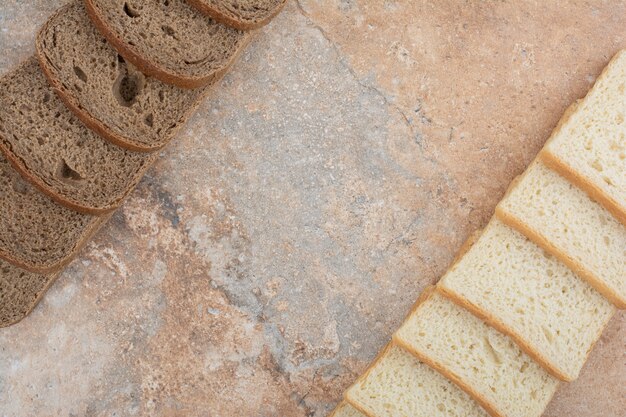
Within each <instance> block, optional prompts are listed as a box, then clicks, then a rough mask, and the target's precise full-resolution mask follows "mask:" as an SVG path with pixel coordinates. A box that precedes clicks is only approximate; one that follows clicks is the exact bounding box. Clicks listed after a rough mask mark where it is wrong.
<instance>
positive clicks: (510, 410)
mask: <svg viewBox="0 0 626 417" xmlns="http://www.w3.org/2000/svg"><path fill="white" fill-rule="evenodd" d="M427 291H428V292H427V295H426V296H425V297H422V299H421V300H418V302H417V303H416V305H415V307H414V309H413V311H412V312H411V313H410V314H409V317H408V318H407V319H406V321H405V322H404V324H403V325H402V327H400V329H399V330H398V331H397V332H396V333H395V334H394V338H393V340H394V342H395V343H396V344H398V345H399V346H402V347H403V348H405V349H406V350H408V351H409V352H411V353H412V354H414V355H415V356H416V357H417V358H418V359H419V360H421V361H422V362H424V363H426V364H427V365H429V366H430V367H432V368H433V369H436V370H437V371H439V372H440V373H441V374H442V375H444V376H445V377H447V378H448V379H450V380H451V381H453V382H454V383H455V384H457V385H458V386H459V387H460V388H461V389H462V390H464V391H465V392H467V393H468V394H470V395H471V396H472V397H473V398H474V399H475V400H476V401H477V402H478V403H479V404H480V405H482V407H483V408H484V409H485V410H487V411H488V412H489V413H490V414H491V415H492V416H497V417H539V416H541V414H542V413H543V411H544V409H545V407H546V406H547V405H548V403H549V402H550V400H551V399H552V396H553V395H554V393H555V391H556V389H557V387H558V385H559V381H558V379H556V378H554V377H553V376H552V375H550V374H548V373H547V372H546V371H545V370H544V369H543V368H542V367H541V366H540V365H539V364H537V363H536V362H535V361H533V360H532V358H530V357H529V356H528V355H526V354H525V353H524V352H522V351H521V350H520V349H519V347H518V346H517V344H515V342H514V341H513V340H512V339H511V338H509V337H508V336H506V335H504V334H502V333H500V332H498V331H497V330H495V329H494V328H493V327H490V326H489V325H487V324H485V323H484V322H483V321H482V320H480V319H479V318H478V317H476V316H474V315H473V314H472V313H470V312H469V311H467V310H465V309H464V308H462V307H460V306H458V305H456V304H455V303H453V302H452V301H450V300H448V299H447V298H446V297H444V296H443V295H442V294H440V293H439V292H437V291H436V290H435V289H434V288H431V289H429V290H427Z"/></svg>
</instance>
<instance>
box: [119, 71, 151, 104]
mask: <svg viewBox="0 0 626 417" xmlns="http://www.w3.org/2000/svg"><path fill="white" fill-rule="evenodd" d="M144 83H145V79H144V78H143V76H142V75H141V74H140V73H135V74H128V73H127V72H126V71H123V72H122V73H121V74H120V75H119V76H118V78H117V80H116V81H115V83H114V84H113V95H114V96H115V98H116V99H117V101H118V103H120V105H122V106H124V107H130V106H132V105H133V104H134V103H135V101H136V100H137V96H138V95H139V94H140V93H141V91H142V90H143V87H144Z"/></svg>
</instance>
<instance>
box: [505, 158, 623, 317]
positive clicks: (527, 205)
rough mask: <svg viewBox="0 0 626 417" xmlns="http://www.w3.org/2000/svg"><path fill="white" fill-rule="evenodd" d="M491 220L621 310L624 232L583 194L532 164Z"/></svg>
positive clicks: (564, 180) (619, 224)
mask: <svg viewBox="0 0 626 417" xmlns="http://www.w3.org/2000/svg"><path fill="white" fill-rule="evenodd" d="M496 214H497V215H498V217H499V218H500V219H501V220H503V221H504V223H506V224H508V225H509V226H511V227H513V228H514V229H516V230H518V231H519V232H521V233H522V234H524V235H526V236H527V237H528V238H530V239H531V240H532V241H533V242H535V243H536V244H537V245H539V246H541V247H542V248H543V249H544V250H546V251H547V252H549V253H550V254H552V255H554V256H555V257H556V258H558V259H559V260H560V261H561V262H563V263H564V264H566V265H567V266H568V267H569V268H570V269H572V270H573V271H574V272H575V273H576V274H577V275H578V276H580V277H581V278H583V279H585V280H586V281H587V282H588V283H589V284H590V285H591V286H593V287H594V288H595V289H596V290H597V291H598V292H600V293H601V294H602V295H603V296H605V297H606V298H607V299H609V300H610V301H611V302H612V303H613V304H615V305H616V306H617V307H618V308H626V227H625V226H624V225H622V224H621V223H620V222H618V221H617V220H615V218H614V217H613V216H612V215H611V213H609V212H608V211H607V210H606V209H605V208H604V207H602V206H601V205H599V204H598V203H596V202H595V201H593V200H592V199H591V198H589V196H588V195H587V194H586V193H585V192H583V191H581V190H580V189H578V188H576V187H575V186H574V185H573V184H572V183H570V182H568V181H567V180H566V179H565V178H563V177H562V176H560V175H559V174H557V173H556V172H554V171H552V170H550V169H549V168H547V167H546V166H545V165H543V164H542V163H541V162H539V161H535V162H533V163H532V164H531V166H530V167H529V168H528V169H527V170H526V173H524V174H523V175H522V176H521V178H519V179H518V180H516V181H514V183H513V184H512V185H511V187H510V188H509V191H508V193H507V195H506V196H505V197H504V199H503V200H502V201H501V202H500V204H498V206H497V207H496Z"/></svg>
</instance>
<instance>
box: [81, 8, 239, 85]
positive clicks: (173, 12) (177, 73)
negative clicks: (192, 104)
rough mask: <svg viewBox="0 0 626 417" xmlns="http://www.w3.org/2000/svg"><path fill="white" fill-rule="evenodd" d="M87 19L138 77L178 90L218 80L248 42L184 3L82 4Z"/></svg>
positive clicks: (235, 31)
mask: <svg viewBox="0 0 626 417" xmlns="http://www.w3.org/2000/svg"><path fill="white" fill-rule="evenodd" d="M85 5H86V6H87V12H88V14H89V17H90V18H91V20H92V21H93V23H94V24H95V25H96V27H97V28H98V29H99V30H100V31H101V32H102V34H103V35H104V36H105V37H106V38H107V40H108V41H109V43H110V44H111V45H113V47H115V49H117V51H118V52H119V53H120V55H122V56H123V57H124V58H125V59H126V60H127V61H128V62H130V63H132V64H133V65H135V66H136V67H137V68H138V69H139V70H140V71H141V72H143V73H145V74H147V75H150V76H153V77H155V78H157V79H159V80H161V81H163V82H165V83H168V84H174V85H177V86H179V87H183V88H196V87H202V86H205V85H207V84H208V83H210V82H211V81H213V80H215V79H216V78H219V77H220V76H221V75H222V74H223V73H224V72H225V71H226V70H227V69H228V68H229V67H230V65H231V64H232V63H233V61H234V60H235V59H236V58H237V56H238V54H239V52H240V51H241V50H242V49H243V47H244V46H245V45H246V44H247V43H248V41H249V40H250V38H251V34H250V33H249V32H243V31H240V30H237V29H234V28H231V27H228V26H225V25H222V24H221V23H218V22H215V21H214V20H211V19H208V18H207V17H206V16H204V15H203V14H202V13H200V12H198V11H197V10H196V9H194V8H193V7H191V6H190V5H188V4H187V3H186V1H185V0H168V1H157V0H148V1H140V0H85Z"/></svg>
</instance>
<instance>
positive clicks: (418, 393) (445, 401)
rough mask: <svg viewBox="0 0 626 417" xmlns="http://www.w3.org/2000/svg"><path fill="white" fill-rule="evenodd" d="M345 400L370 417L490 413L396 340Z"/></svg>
mask: <svg viewBox="0 0 626 417" xmlns="http://www.w3.org/2000/svg"><path fill="white" fill-rule="evenodd" d="M345 399H346V401H347V402H349V403H350V404H351V405H352V406H353V407H354V408H356V409H357V410H358V411H360V412H361V413H363V414H365V415H366V416H368V417H399V416H402V417H409V416H410V417H432V416H436V415H445V416H448V417H474V416H476V417H486V416H487V415H488V414H487V413H486V412H485V410H483V409H482V408H481V407H480V406H479V405H478V403H476V402H475V401H474V400H472V398H471V397H470V396H469V395H468V394H466V393H465V392H463V391H462V390H461V389H459V388H458V387H457V386H456V385H454V384H453V383H452V382H450V381H449V380H448V379H446V378H444V377H443V376H442V375H441V374H439V373H438V372H436V371H435V370H433V369H432V368H430V367H429V366H427V365H426V364H424V363H423V362H420V361H419V360H418V359H417V358H415V357H414V356H413V355H411V354H410V353H409V352H407V351H406V350H404V349H403V348H401V347H399V346H397V345H395V344H394V343H390V344H389V345H387V347H385V349H383V350H382V351H381V352H380V354H379V355H378V357H377V358H376V359H375V360H374V362H373V363H372V364H371V365H370V367H369V368H368V369H367V370H366V371H365V373H363V375H362V376H361V377H360V378H359V379H358V380H357V381H356V382H355V383H354V385H352V387H350V388H349V389H348V390H347V391H346V394H345Z"/></svg>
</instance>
